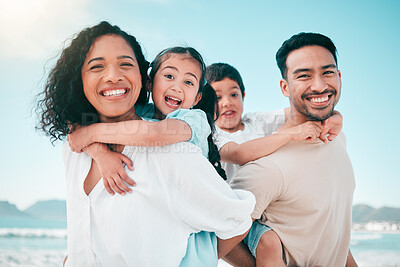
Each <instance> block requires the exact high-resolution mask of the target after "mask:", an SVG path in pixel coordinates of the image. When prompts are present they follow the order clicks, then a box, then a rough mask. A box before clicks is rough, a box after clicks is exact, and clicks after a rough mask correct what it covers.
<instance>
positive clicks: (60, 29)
mask: <svg viewBox="0 0 400 267" xmlns="http://www.w3.org/2000/svg"><path fill="white" fill-rule="evenodd" d="M90 1H91V0H68V1H61V0H57V1H55V0H35V1H31V0H0V59H22V58H25V59H26V58H28V59H37V58H41V57H43V56H48V55H49V51H56V50H58V49H59V48H61V47H60V45H61V44H62V42H63V41H64V40H65V39H66V38H67V37H69V36H71V35H72V34H73V33H75V32H76V31H78V30H80V29H82V25H86V24H87V23H88V22H89V19H90V16H89V14H88V12H87V9H88V8H87V7H88V4H89V3H90Z"/></svg>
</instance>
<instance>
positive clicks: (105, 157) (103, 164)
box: [94, 151, 136, 195]
mask: <svg viewBox="0 0 400 267" xmlns="http://www.w3.org/2000/svg"><path fill="white" fill-rule="evenodd" d="M94 160H95V161H96V163H97V166H98V167H99V170H100V173H101V176H102V178H103V183H104V187H105V188H106V190H107V192H108V193H110V194H111V195H115V193H114V191H115V192H117V193H118V194H121V195H125V192H128V193H132V189H130V188H129V187H128V186H127V185H126V184H125V183H124V182H123V181H122V180H124V181H125V182H126V183H127V184H129V185H131V186H135V185H136V183H135V182H134V181H133V180H132V179H131V178H129V176H128V174H126V171H125V169H124V166H123V164H124V163H125V164H126V166H128V168H129V169H130V170H131V171H133V162H132V160H131V159H130V158H128V157H127V156H125V155H123V154H121V153H118V152H112V151H106V152H104V153H101V154H99V155H98V157H96V158H95V159H94Z"/></svg>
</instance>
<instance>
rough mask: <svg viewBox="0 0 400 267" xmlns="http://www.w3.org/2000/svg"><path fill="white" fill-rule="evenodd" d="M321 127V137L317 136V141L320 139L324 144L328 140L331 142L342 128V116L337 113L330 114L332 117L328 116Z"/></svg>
mask: <svg viewBox="0 0 400 267" xmlns="http://www.w3.org/2000/svg"><path fill="white" fill-rule="evenodd" d="M322 126H323V128H322V132H321V135H320V136H319V139H321V140H322V141H323V142H324V143H328V140H329V141H332V140H333V139H335V137H336V136H338V135H339V133H340V132H341V131H342V127H343V116H342V114H340V112H339V111H334V112H333V113H332V116H330V117H329V118H328V119H326V120H325V121H324V122H323V123H322Z"/></svg>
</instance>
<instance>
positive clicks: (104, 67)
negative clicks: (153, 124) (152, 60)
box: [81, 34, 142, 121]
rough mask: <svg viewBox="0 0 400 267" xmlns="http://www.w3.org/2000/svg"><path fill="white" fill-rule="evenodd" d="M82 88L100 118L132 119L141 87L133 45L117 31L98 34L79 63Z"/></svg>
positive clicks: (110, 119)
mask: <svg viewBox="0 0 400 267" xmlns="http://www.w3.org/2000/svg"><path fill="white" fill-rule="evenodd" d="M81 73H82V83H83V90H84V93H85V96H86V98H87V99H88V101H89V102H90V103H91V104H92V105H93V107H94V108H95V109H96V110H97V112H98V113H99V116H100V120H101V121H115V120H125V119H132V118H133V117H134V116H135V110H134V105H135V103H136V100H137V98H138V96H139V94H140V90H141V88H142V79H141V75H140V70H139V65H138V62H137V60H136V57H135V53H134V52H133V49H132V47H131V46H130V45H129V44H128V42H126V41H125V39H124V38H123V37H121V36H119V35H114V34H108V35H103V36H101V37H99V38H97V39H96V40H95V41H94V42H93V44H92V46H91V48H90V50H89V52H88V54H87V55H86V59H85V62H84V63H83V66H82V70H81Z"/></svg>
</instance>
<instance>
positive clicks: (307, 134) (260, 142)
mask: <svg viewBox="0 0 400 267" xmlns="http://www.w3.org/2000/svg"><path fill="white" fill-rule="evenodd" d="M206 80H207V82H208V83H209V84H210V85H211V86H212V87H213V88H214V90H215V92H216V94H217V98H218V108H219V117H218V120H217V121H216V125H217V127H216V132H215V134H214V137H213V138H214V142H215V144H216V145H217V147H218V150H219V153H220V155H221V161H222V167H223V168H224V169H225V171H226V174H227V178H228V182H229V181H230V180H231V178H232V177H233V176H234V175H235V174H236V173H237V168H238V167H239V165H243V164H246V163H247V162H249V161H253V160H256V159H258V158H261V157H263V156H266V155H269V154H271V153H273V152H274V151H276V150H277V149H279V148H280V147H281V146H283V145H285V144H287V143H288V142H290V141H301V140H314V139H316V138H320V139H321V140H322V141H324V142H328V140H330V141H331V140H333V139H334V138H335V137H336V135H337V134H339V132H340V131H341V127H342V116H341V115H340V113H338V112H336V113H334V115H333V116H331V118H330V119H328V120H327V121H325V122H324V123H321V122H316V121H313V122H312V121H309V122H306V123H304V124H301V125H299V126H295V127H293V126H291V125H289V124H285V121H286V119H285V118H286V117H287V115H288V114H287V113H288V112H289V108H287V109H285V110H284V109H280V110H275V111H269V112H259V113H249V114H246V115H244V116H243V117H242V113H243V100H244V97H245V88H244V84H243V81H242V78H241V76H240V74H239V72H238V71H237V70H236V69H235V68H234V67H233V66H231V65H229V64H226V63H215V64H212V65H210V66H208V67H207V69H206ZM326 135H329V136H328V137H326ZM269 230H271V229H270V228H269V227H268V226H265V225H262V224H259V223H257V222H255V223H254V224H253V227H252V230H251V231H250V233H249V235H248V236H247V237H246V238H245V240H244V242H245V243H246V245H248V247H249V248H250V250H251V251H250V252H251V253H252V254H253V256H255V257H256V255H257V256H258V257H256V262H257V266H285V264H284V262H283V255H282V245H281V242H280V239H279V237H278V236H277V234H276V233H275V232H273V231H269ZM246 250H247V249H246ZM244 259H246V260H245V261H246V263H247V264H249V265H251V261H252V260H254V259H250V258H249V255H248V253H247V255H246V251H245V250H244V249H243V246H242V249H239V248H238V247H237V249H236V250H235V251H232V252H231V253H230V254H229V257H227V258H226V259H225V260H227V261H228V262H230V263H231V264H233V265H236V264H237V265H240V266H243V265H245V264H246V263H244V262H243V261H244Z"/></svg>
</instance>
